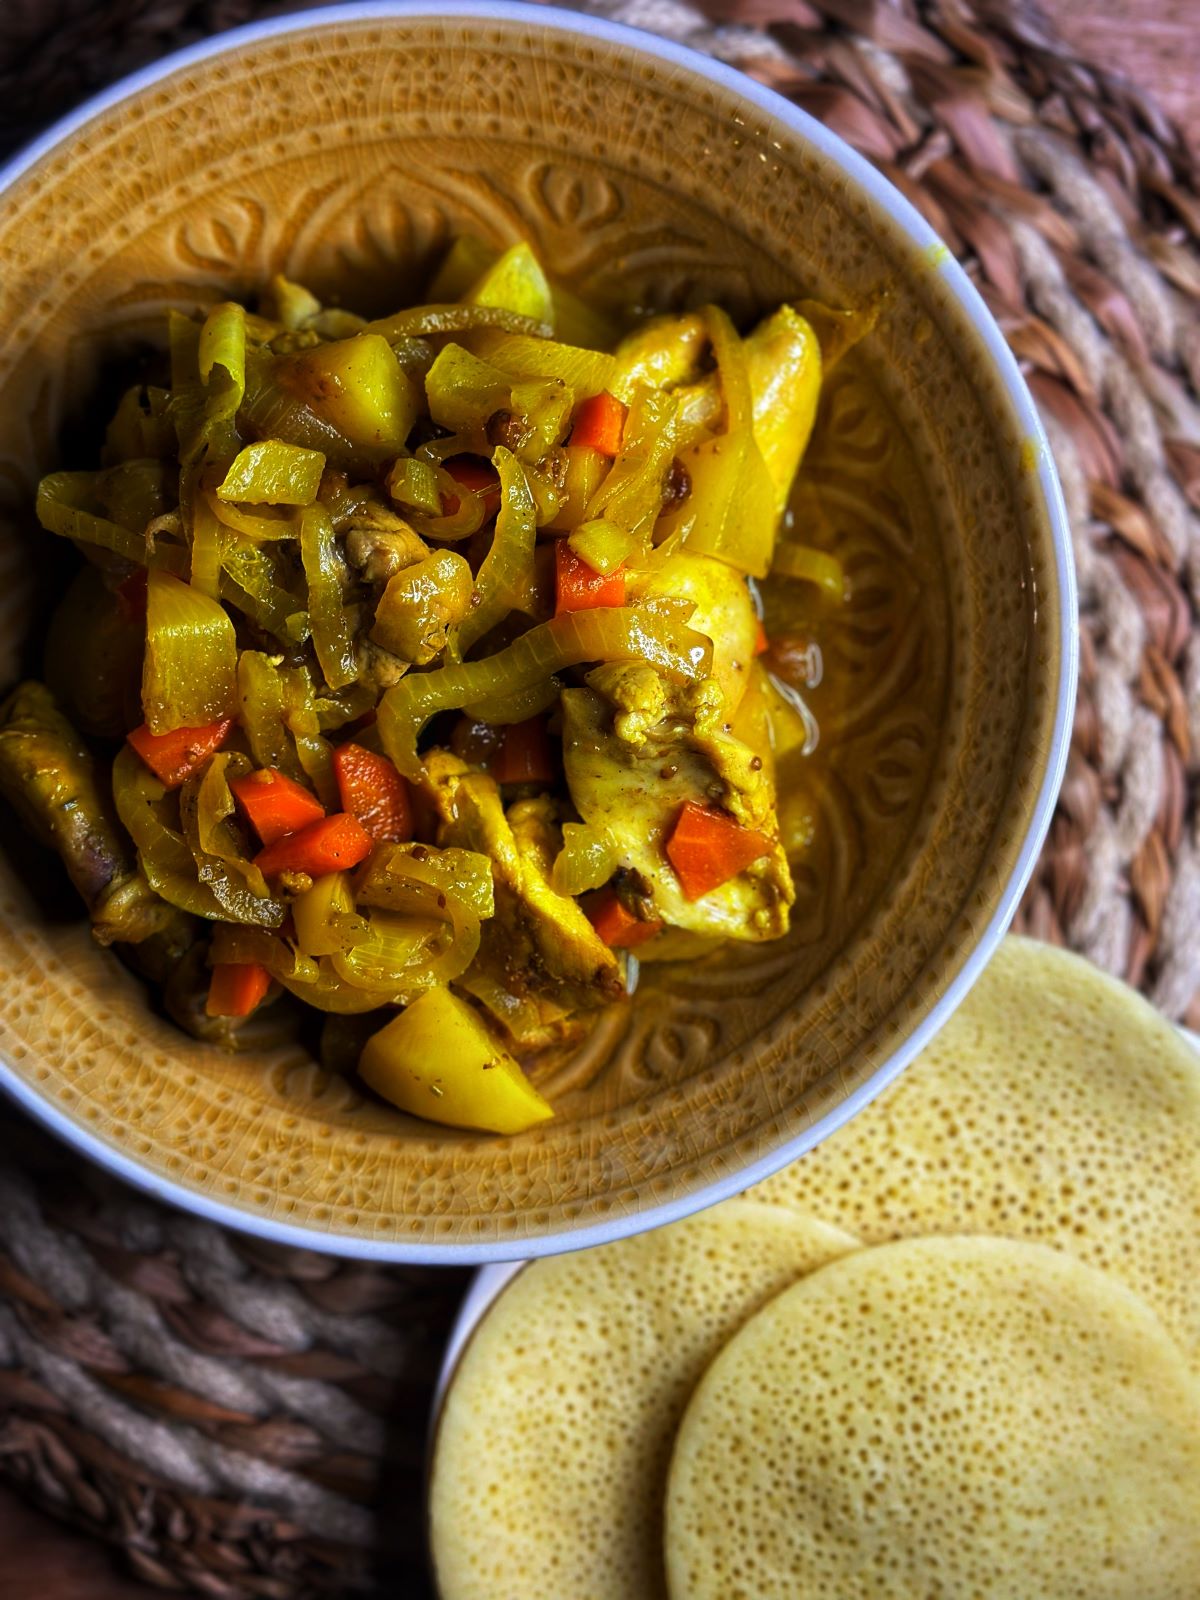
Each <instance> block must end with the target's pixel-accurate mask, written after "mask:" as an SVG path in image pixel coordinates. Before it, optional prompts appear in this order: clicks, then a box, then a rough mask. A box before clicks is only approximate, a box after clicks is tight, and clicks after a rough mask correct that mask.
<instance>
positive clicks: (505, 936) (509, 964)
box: [425, 750, 623, 1011]
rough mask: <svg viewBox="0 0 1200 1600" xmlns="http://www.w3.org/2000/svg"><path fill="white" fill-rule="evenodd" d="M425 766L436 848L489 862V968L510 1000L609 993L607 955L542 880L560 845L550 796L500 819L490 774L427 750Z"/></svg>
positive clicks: (568, 1002) (615, 984) (580, 1000)
mask: <svg viewBox="0 0 1200 1600" xmlns="http://www.w3.org/2000/svg"><path fill="white" fill-rule="evenodd" d="M425 771H426V774H427V785H428V789H429V793H430V795H431V798H432V799H433V803H434V805H435V807H436V808H437V812H438V815H439V817H440V818H441V826H440V828H439V830H438V843H439V845H443V846H445V845H458V846H461V847H462V848H464V849H468V850H478V851H480V852H481V853H482V854H483V855H486V856H488V857H489V858H490V859H491V863H492V878H493V881H494V883H495V889H496V915H495V917H494V919H492V920H491V921H490V922H487V923H485V924H484V929H485V934H486V943H487V950H486V957H485V964H487V965H488V966H489V967H490V968H491V970H492V972H493V975H494V976H495V977H496V978H497V979H498V980H500V979H501V978H502V981H503V984H504V987H505V989H506V990H507V991H508V992H509V993H510V994H512V995H514V996H516V997H517V998H518V999H520V998H523V997H525V996H528V995H531V994H536V993H537V992H538V991H539V990H542V989H545V988H546V987H547V986H548V985H549V986H550V987H551V988H552V990H553V992H555V994H556V996H557V998H558V999H560V1000H561V1001H562V1003H563V1004H564V1005H565V1006H567V1007H568V1008H569V1009H570V1010H572V1011H578V1010H584V1009H588V1008H590V1007H594V1006H600V1005H604V1004H605V1003H606V1002H607V1001H609V1000H612V999H615V998H617V997H618V996H619V995H620V994H621V993H622V992H623V987H622V982H621V971H620V967H619V966H618V963H617V959H616V957H615V956H614V955H613V953H612V951H611V950H610V949H609V948H608V947H607V945H605V944H604V943H602V941H601V940H600V939H599V938H598V937H597V935H596V932H595V930H594V929H593V927H592V925H591V923H590V922H589V921H588V919H587V918H586V917H585V916H584V914H583V912H582V911H581V910H580V908H579V906H578V905H577V904H576V902H575V901H574V900H571V899H568V898H567V897H566V896H565V895H560V894H557V893H556V892H555V891H554V890H553V889H552V888H551V887H550V882H549V878H550V870H551V867H552V865H553V861H554V857H555V855H556V853H557V851H558V847H559V843H560V840H559V835H558V826H557V817H556V814H555V809H554V803H553V801H551V800H549V799H548V798H544V799H538V800H526V801H519V802H518V803H517V804H516V805H514V806H513V807H512V809H511V811H510V813H509V815H508V816H505V814H504V807H503V806H502V804H501V802H500V790H499V788H498V787H497V785H496V783H495V781H494V780H493V779H492V778H490V777H488V775H487V774H486V773H483V772H479V771H478V770H473V769H472V768H470V767H469V766H468V765H467V764H466V762H465V761H460V760H459V758H458V757H457V756H455V755H452V754H451V753H450V751H448V750H431V751H430V752H429V753H428V754H427V755H426V757H425Z"/></svg>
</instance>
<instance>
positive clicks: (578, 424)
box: [571, 389, 629, 456]
mask: <svg viewBox="0 0 1200 1600" xmlns="http://www.w3.org/2000/svg"><path fill="white" fill-rule="evenodd" d="M628 415H629V407H628V406H623V405H622V404H621V402H620V401H619V400H618V399H617V398H616V396H615V395H611V394H609V392H608V390H607V389H606V390H605V391H604V392H603V393H602V394H594V395H592V397H591V399H590V400H584V401H581V402H580V404H579V405H577V406H576V407H575V426H574V427H573V428H572V429H571V443H572V444H574V445H585V446H586V447H587V448H588V449H589V450H599V451H600V453H601V454H602V455H606V456H615V455H617V454H618V453H619V451H620V449H621V435H622V434H623V433H624V432H625V418H626V417H627V416H628Z"/></svg>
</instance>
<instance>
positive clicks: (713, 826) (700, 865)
mask: <svg viewBox="0 0 1200 1600" xmlns="http://www.w3.org/2000/svg"><path fill="white" fill-rule="evenodd" d="M772 848H773V846H772V841H771V840H770V839H769V838H768V837H767V835H766V834H765V833H759V832H758V831H757V830H756V829H754V828H743V827H741V826H740V824H738V823H736V822H735V821H734V820H733V818H732V817H730V816H727V815H726V814H725V812H724V811H718V810H717V809H716V808H715V807H714V806H698V805H696V803H695V802H694V801H692V800H688V801H686V802H685V803H684V805H683V806H682V808H681V809H680V812H679V816H678V818H677V819H676V822H675V826H674V828H673V829H672V831H671V837H670V838H669V839H668V840H667V860H668V861H669V862H670V863H671V865H672V866H673V867H674V868H675V875H676V877H677V878H678V879H679V882H680V885H681V887H682V889H683V892H684V894H685V895H686V896H687V898H688V899H689V900H699V898H700V896H701V895H705V894H708V893H709V891H710V890H712V889H718V888H720V886H721V884H723V883H728V882H729V880H730V878H736V877H737V875H738V873H739V872H741V871H742V870H743V868H745V867H748V866H749V865H750V863H751V862H752V861H757V860H758V859H759V858H760V856H765V855H766V854H767V853H768V852H769V851H770V850H771V849H772Z"/></svg>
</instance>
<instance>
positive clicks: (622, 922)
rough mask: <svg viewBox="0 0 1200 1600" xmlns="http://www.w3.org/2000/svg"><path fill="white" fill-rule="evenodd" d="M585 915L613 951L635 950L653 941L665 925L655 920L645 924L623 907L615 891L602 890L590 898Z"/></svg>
mask: <svg viewBox="0 0 1200 1600" xmlns="http://www.w3.org/2000/svg"><path fill="white" fill-rule="evenodd" d="M583 909H584V913H585V915H586V916H587V919H588V921H589V922H590V923H591V925H592V927H593V928H595V930H596V932H597V933H598V934H599V936H600V938H601V939H603V941H604V943H605V944H606V945H607V946H608V948H609V949H610V950H633V949H634V948H635V947H636V946H637V945H639V944H645V942H646V940H647V939H653V937H654V935H655V934H656V933H658V932H659V930H660V929H661V927H662V922H661V921H660V920H659V918H657V917H655V918H653V919H652V920H650V921H649V922H643V921H642V919H641V918H640V917H635V916H634V914H633V912H632V911H630V910H629V909H628V908H627V907H626V906H624V905H622V903H621V901H620V900H618V899H617V896H616V893H615V892H614V891H613V890H612V889H601V890H600V891H599V892H598V893H597V894H594V895H592V896H590V897H589V899H588V901H587V903H586V904H585V905H584V908H583Z"/></svg>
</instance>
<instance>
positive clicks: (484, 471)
mask: <svg viewBox="0 0 1200 1600" xmlns="http://www.w3.org/2000/svg"><path fill="white" fill-rule="evenodd" d="M444 465H445V468H446V471H447V472H448V473H449V474H450V476H451V477H452V478H453V479H454V481H455V483H461V484H462V486H463V488H464V489H469V490H470V491H471V493H472V494H477V495H478V496H479V498H480V499H481V500H482V501H483V509H484V511H485V512H486V513H487V515H488V516H489V517H491V516H495V514H496V512H497V511H498V510H499V509H500V479H499V477H498V475H497V473H496V469H495V467H493V466H492V465H491V464H490V463H489V462H486V461H480V460H479V459H478V458H477V457H475V456H453V457H452V458H451V459H450V460H449V461H447V462H445V463H444ZM461 503H462V502H461V501H460V500H459V498H458V496H457V495H454V494H446V495H443V496H442V515H443V516H444V517H452V516H453V515H454V513H455V512H456V511H457V510H458V508H459V506H460V505H461Z"/></svg>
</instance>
